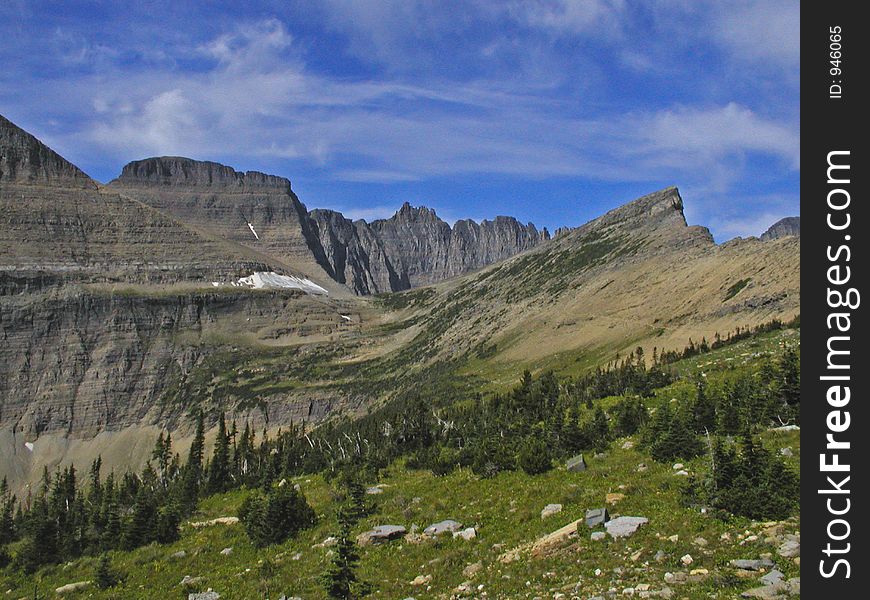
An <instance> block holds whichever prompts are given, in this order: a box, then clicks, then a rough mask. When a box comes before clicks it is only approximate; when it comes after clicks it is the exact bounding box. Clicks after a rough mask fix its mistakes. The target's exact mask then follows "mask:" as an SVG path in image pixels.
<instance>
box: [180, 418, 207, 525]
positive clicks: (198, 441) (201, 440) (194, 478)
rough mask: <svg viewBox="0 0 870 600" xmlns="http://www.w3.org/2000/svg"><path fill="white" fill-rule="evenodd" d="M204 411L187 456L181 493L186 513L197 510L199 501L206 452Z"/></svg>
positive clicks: (197, 420)
mask: <svg viewBox="0 0 870 600" xmlns="http://www.w3.org/2000/svg"><path fill="white" fill-rule="evenodd" d="M203 419H204V416H203V414H202V411H199V415H198V416H197V419H196V433H195V434H194V436H193V443H192V444H191V445H190V452H189V453H188V455H187V463H186V464H185V465H184V482H183V487H182V493H181V501H182V505H183V508H184V510H185V512H187V513H191V512H193V510H194V509H195V508H196V503H197V500H199V486H200V483H201V481H202V458H203V453H204V450H205V424H204V422H203Z"/></svg>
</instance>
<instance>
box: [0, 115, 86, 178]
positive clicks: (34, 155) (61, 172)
mask: <svg viewBox="0 0 870 600" xmlns="http://www.w3.org/2000/svg"><path fill="white" fill-rule="evenodd" d="M0 183H2V184H25V185H40V186H53V187H69V188H84V189H90V190H95V189H97V184H96V183H95V182H94V181H93V180H92V179H91V178H90V177H88V176H87V175H85V174H84V173H83V172H82V171H81V170H80V169H79V168H78V167H76V166H75V165H73V164H72V163H70V162H68V161H66V160H65V159H64V158H63V157H61V156H60V155H59V154H58V153H57V152H55V151H54V150H52V149H51V148H49V147H48V146H46V145H45V144H43V143H42V142H40V141H39V140H38V139H36V138H35V137H33V136H32V135H30V134H29V133H27V132H26V131H24V130H23V129H21V128H20V127H18V126H16V125H15V124H14V123H12V122H11V121H9V120H8V119H6V118H5V117H4V116H2V115H0Z"/></svg>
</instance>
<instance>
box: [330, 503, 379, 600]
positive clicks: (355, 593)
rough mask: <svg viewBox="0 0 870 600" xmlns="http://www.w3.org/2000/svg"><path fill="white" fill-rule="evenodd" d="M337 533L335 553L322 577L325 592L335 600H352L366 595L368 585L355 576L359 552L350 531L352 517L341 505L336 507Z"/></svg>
mask: <svg viewBox="0 0 870 600" xmlns="http://www.w3.org/2000/svg"><path fill="white" fill-rule="evenodd" d="M337 516H338V528H339V530H338V535H337V536H336V537H337V540H338V541H337V544H336V547H335V554H334V555H333V557H332V561H331V562H330V565H329V567H328V568H327V571H326V573H325V574H324V577H323V585H324V588H325V589H326V594H327V596H329V597H330V598H333V599H335V600H352V599H354V598H361V597H363V596H365V595H367V592H368V586H366V585H365V584H362V583H361V582H360V581H359V579H358V578H357V574H356V567H357V565H358V563H359V554H358V553H357V550H356V543H355V542H354V539H353V536H352V532H351V530H352V529H353V524H354V522H353V518H352V516H351V515H350V513H349V512H348V511H347V510H346V509H345V508H344V507H341V508H339V509H338V515H337Z"/></svg>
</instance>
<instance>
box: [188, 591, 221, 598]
mask: <svg viewBox="0 0 870 600" xmlns="http://www.w3.org/2000/svg"><path fill="white" fill-rule="evenodd" d="M220 597H221V595H220V594H218V593H217V592H214V591H212V590H208V591H207V592H200V593H198V594H188V595H187V600H218V598H220Z"/></svg>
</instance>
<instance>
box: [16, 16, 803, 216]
mask: <svg viewBox="0 0 870 600" xmlns="http://www.w3.org/2000/svg"><path fill="white" fill-rule="evenodd" d="M795 5H796V3H792V2H789V1H786V0H772V1H771V2H764V1H762V0H735V2H734V3H731V4H730V6H729V7H728V8H722V5H721V3H717V2H713V1H712V0H710V1H707V0H702V1H699V2H689V1H687V0H663V1H662V2H657V3H652V4H645V3H644V4H635V3H631V2H625V1H624V0H530V1H528V2H519V1H513V0H509V1H506V2H502V3H491V2H485V1H483V0H480V1H479V2H477V1H473V2H461V3H460V2H454V1H453V0H439V1H436V0H384V1H383V2H378V3H371V2H366V1H364V0H327V1H325V2H323V3H320V4H318V5H317V6H313V5H312V4H311V3H308V2H302V1H301V0H290V6H289V8H287V9H286V12H284V13H283V14H282V13H281V11H282V10H285V9H284V8H280V7H278V6H277V5H275V4H270V3H264V4H258V5H257V6H258V7H259V8H258V10H257V12H259V14H264V15H267V16H266V17H265V18H262V19H251V18H249V17H248V15H250V14H253V13H252V12H251V11H240V12H238V13H233V12H231V11H230V9H227V8H221V9H215V10H214V14H212V12H211V11H209V10H206V9H204V8H203V7H202V5H200V4H198V3H192V2H191V3H188V2H183V1H180V0H179V1H177V2H168V1H166V2H161V3H159V7H160V9H161V10H166V11H175V12H173V15H174V18H175V19H176V21H177V22H179V23H181V22H183V23H185V24H186V25H185V27H174V28H173V27H171V26H170V27H155V26H152V25H151V24H150V21H149V19H148V18H146V17H147V14H146V13H147V11H145V10H144V9H139V8H137V7H131V8H130V9H129V10H130V11H131V14H130V15H126V14H125V15H124V19H123V20H116V21H115V27H116V29H117V31H116V30H113V29H111V28H109V29H106V27H108V26H106V25H105V23H107V22H109V23H111V19H108V20H100V21H99V26H100V27H103V29H100V30H99V31H91V29H92V27H91V25H92V24H93V26H94V27H97V26H98V25H97V24H98V21H97V20H95V19H94V18H93V17H89V16H88V15H86V14H84V13H83V14H81V15H78V18H76V15H70V16H69V17H68V18H65V19H62V20H54V21H53V20H51V19H40V18H39V17H40V15H39V14H38V13H39V12H40V9H39V6H38V4H37V5H32V6H31V5H28V4H27V3H21V2H18V3H17V4H15V6H14V7H12V8H10V6H12V5H11V4H10V5H7V7H6V9H0V14H2V10H6V11H7V12H9V11H12V12H14V13H15V15H17V16H16V18H14V19H11V20H10V19H7V20H6V21H7V23H6V24H5V25H4V24H2V23H0V36H4V37H5V39H6V42H0V60H3V61H4V64H5V65H6V69H5V73H0V112H8V111H11V113H12V114H11V116H18V118H19V119H22V120H23V121H24V124H27V125H33V124H36V125H37V127H38V129H37V131H36V132H37V133H39V134H40V135H42V136H43V137H45V138H46V139H48V140H49V141H51V143H52V144H53V145H54V146H55V147H56V149H58V150H59V151H61V152H63V153H65V154H67V155H69V157H70V158H72V159H73V160H74V161H76V162H79V163H82V164H83V165H85V166H87V165H96V166H97V167H98V168H100V169H105V170H107V169H109V168H110V167H111V168H114V169H117V167H118V166H120V165H119V163H121V162H125V161H126V160H133V159H137V158H142V157H144V156H150V155H161V154H179V155H187V156H192V157H194V158H205V159H212V160H220V161H224V162H229V163H232V164H234V165H237V166H240V167H242V166H247V167H250V168H260V169H261V170H263V169H266V168H267V167H270V166H271V168H272V169H273V170H275V169H277V170H278V172H279V173H281V174H285V175H288V176H290V177H291V178H293V179H294V180H297V179H298V178H299V177H300V173H301V174H303V176H304V177H303V178H307V179H309V180H311V179H313V178H317V179H318V180H319V181H320V183H319V185H320V189H324V186H325V185H326V182H334V183H336V187H337V188H341V189H347V186H352V185H356V186H373V185H376V186H381V188H384V187H385V186H393V188H392V189H394V190H402V191H406V190H412V189H414V190H417V191H420V190H422V189H424V188H425V186H427V185H428V184H429V182H432V181H434V180H444V179H445V178H454V177H458V178H466V179H467V180H468V181H474V180H475V179H480V180H481V181H483V180H485V179H487V178H488V177H493V176H497V177H503V178H512V179H513V180H517V181H523V182H540V181H557V182H558V181H565V182H566V183H565V184H564V185H565V186H576V185H577V184H578V182H591V183H590V185H592V184H595V185H598V184H601V185H604V186H606V187H607V189H614V187H613V185H611V184H616V183H620V184H623V183H642V184H644V185H647V183H648V185H649V186H653V185H659V183H660V182H667V183H679V184H681V185H682V186H683V187H684V188H686V189H692V190H696V191H697V192H698V193H699V195H702V196H703V197H705V198H707V199H708V200H707V202H708V204H709V203H711V202H713V200H712V199H716V201H718V200H721V199H722V198H724V197H735V198H738V197H740V198H748V197H754V198H757V199H758V202H761V203H764V202H771V200H770V199H769V198H767V196H765V194H764V193H760V192H759V190H758V189H757V188H758V187H759V185H760V184H758V183H757V182H756V180H757V179H758V177H756V175H757V173H758V172H759V171H760V170H763V171H764V172H775V173H777V174H778V175H777V178H778V179H777V182H776V186H779V187H780V188H781V187H782V186H783V185H785V186H786V187H789V186H790V190H789V191H790V192H791V200H790V201H789V202H790V204H788V205H787V207H794V206H795V205H796V190H797V172H798V169H799V168H800V165H799V150H800V145H799V132H798V130H799V116H798V115H799V101H798V91H797V81H798V80H799V77H798V75H799V49H798V45H797V30H798V25H799V14H798V12H799V11H798V10H797V8H796V6H795ZM34 7H35V8H34ZM110 8H111V7H108V8H107V10H110ZM42 10H43V11H44V10H45V9H44V8H43V9H42ZM228 11H230V12H228ZM43 16H44V15H43ZM205 16H209V17H213V18H208V19H205V18H202V17H205ZM291 17H292V18H291ZM43 20H45V21H46V23H44V24H43V23H42V21H43ZM12 23H17V25H14V26H13V24H12ZM131 23H137V25H136V26H135V27H134V26H133V25H131ZM122 24H123V27H122ZM40 28H41V29H40ZM42 32H44V33H45V35H43V36H40V35H38V34H39V33H42ZM41 38H45V39H47V40H48V43H44V44H40V43H37V42H36V41H35V40H39V39H41ZM765 57H767V58H766V59H765ZM765 61H766V62H765ZM35 98H38V99H39V101H38V102H35V101H34V99H35ZM759 164H761V165H763V167H761V166H758V165H759ZM115 172H116V171H115ZM109 176H111V175H109ZM602 182H603V183H602ZM783 182H787V183H785V184H784V183H783ZM475 185H476V186H477V187H474V186H475ZM484 185H485V184H482V183H481V184H472V189H471V191H470V192H469V191H467V192H463V199H462V200H457V201H456V204H455V205H451V204H450V202H449V201H448V200H447V199H442V202H443V203H444V209H445V210H446V211H447V212H451V211H452V213H454V214H457V215H459V216H460V217H461V216H462V215H463V214H470V213H474V214H490V213H495V212H498V209H497V208H490V207H479V206H473V205H469V204H468V201H467V200H466V199H467V198H468V197H469V195H473V194H474V193H477V194H480V195H481V196H485V195H486V189H485V188H484V187H483V186H484ZM770 185H771V186H773V184H772V183H771V184H770ZM415 186H416V187H415ZM635 187H638V186H633V187H632V189H635ZM360 189H362V188H360ZM475 190H476V191H475ZM764 191H765V190H761V192H764ZM767 191H770V190H767ZM396 196H397V194H392V195H391V196H390V197H396ZM561 197H569V194H567V193H564V192H563V193H561ZM570 197H573V196H570ZM765 198H767V199H765ZM535 201H536V202H537V203H540V204H541V206H543V205H544V203H545V202H546V198H537V199H535ZM373 202H374V203H375V207H374V208H372V207H363V208H359V209H358V210H359V211H362V212H358V213H356V214H367V213H366V211H375V212H376V213H378V214H383V211H382V210H381V209H385V207H384V206H382V204H385V203H384V202H380V201H379V200H377V199H375V200H374V201H373ZM333 204H335V203H334V202H333ZM766 206H767V208H766V207H765V205H757V206H756V205H752V206H748V207H747V208H745V209H743V210H744V211H745V212H746V213H747V214H751V215H756V216H758V215H760V216H759V218H761V217H762V216H766V215H769V214H774V213H776V214H779V212H780V211H783V210H786V208H776V210H773V209H772V208H770V206H771V205H769V204H768V205H766ZM343 208H345V209H346V210H347V209H350V210H351V211H353V206H350V205H347V204H345V205H344V206H343ZM390 210H391V211H392V210H394V208H391V209H390ZM379 211H380V212H379ZM700 212H706V211H699V213H700ZM790 212H794V211H793V210H792V211H790ZM390 214H392V212H390ZM386 216H389V215H386ZM737 216H739V215H737ZM732 221H733V222H735V223H736V222H737V219H736V217H735V219H732ZM722 222H723V224H722V226H721V228H722V231H737V230H743V229H746V227H743V226H737V225H734V226H732V225H726V224H725V222H724V220H723V221H722Z"/></svg>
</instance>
